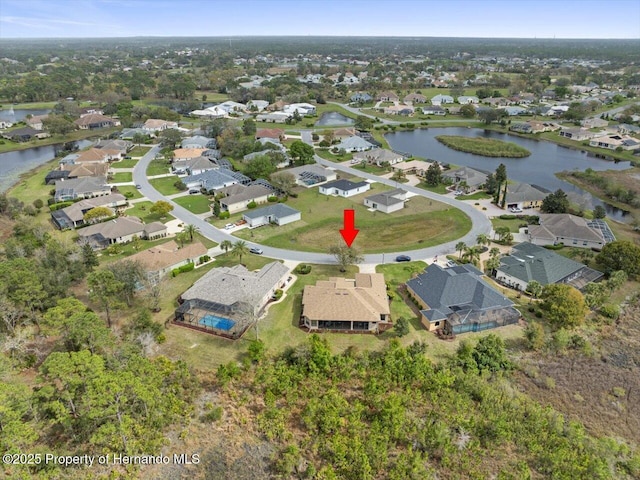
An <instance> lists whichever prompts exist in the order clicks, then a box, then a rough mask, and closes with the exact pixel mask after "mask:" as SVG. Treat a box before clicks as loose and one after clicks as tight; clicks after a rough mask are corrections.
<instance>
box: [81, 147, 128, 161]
mask: <svg viewBox="0 0 640 480" xmlns="http://www.w3.org/2000/svg"><path fill="white" fill-rule="evenodd" d="M122 157H123V155H121V152H120V151H119V150H108V149H106V148H95V147H92V148H90V149H88V150H83V151H82V152H78V156H77V157H76V158H75V159H74V163H75V164H76V165H81V164H84V165H86V164H92V163H108V162H110V161H112V160H120V159H121V158H122Z"/></svg>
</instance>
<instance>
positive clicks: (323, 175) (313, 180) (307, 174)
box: [283, 163, 338, 187]
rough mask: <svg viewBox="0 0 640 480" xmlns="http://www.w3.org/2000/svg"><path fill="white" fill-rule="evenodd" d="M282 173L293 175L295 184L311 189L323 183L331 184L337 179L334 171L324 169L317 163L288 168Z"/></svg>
mask: <svg viewBox="0 0 640 480" xmlns="http://www.w3.org/2000/svg"><path fill="white" fill-rule="evenodd" d="M283 172H286V173H290V174H292V175H294V176H295V178H296V183H297V184H298V185H301V186H303V187H313V186H316V185H318V184H321V183H324V182H331V181H332V180H335V179H336V178H338V177H337V175H336V172H335V170H331V169H329V168H325V167H323V166H322V165H318V164H317V163H312V164H309V165H301V166H299V167H294V168H289V169H286V170H283Z"/></svg>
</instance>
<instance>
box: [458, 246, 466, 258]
mask: <svg viewBox="0 0 640 480" xmlns="http://www.w3.org/2000/svg"><path fill="white" fill-rule="evenodd" d="M465 248H467V244H466V243H464V242H458V243H456V251H457V252H458V258H462V252H463V250H464V249H465Z"/></svg>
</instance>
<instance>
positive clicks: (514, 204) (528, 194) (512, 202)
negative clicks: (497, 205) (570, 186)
mask: <svg viewBox="0 0 640 480" xmlns="http://www.w3.org/2000/svg"><path fill="white" fill-rule="evenodd" d="M506 190H507V192H506V194H504V206H505V208H519V209H524V208H539V207H540V206H541V205H542V201H543V200H544V199H545V197H546V196H547V195H548V194H549V193H548V192H543V191H542V190H540V189H539V188H536V187H534V186H533V185H529V184H528V183H524V182H513V183H509V184H508V185H507V188H506Z"/></svg>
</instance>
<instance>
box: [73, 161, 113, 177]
mask: <svg viewBox="0 0 640 480" xmlns="http://www.w3.org/2000/svg"><path fill="white" fill-rule="evenodd" d="M62 170H65V171H68V172H69V178H81V177H106V176H107V173H108V172H109V164H108V163H81V164H79V165H76V164H75V163H72V164H68V165H63V166H62Z"/></svg>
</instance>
